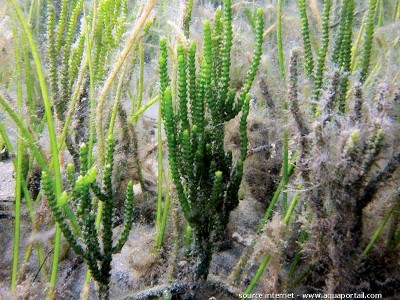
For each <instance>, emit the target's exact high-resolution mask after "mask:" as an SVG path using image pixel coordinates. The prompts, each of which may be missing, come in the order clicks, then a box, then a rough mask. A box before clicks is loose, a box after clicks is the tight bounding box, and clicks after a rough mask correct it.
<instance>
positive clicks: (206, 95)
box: [159, 0, 264, 280]
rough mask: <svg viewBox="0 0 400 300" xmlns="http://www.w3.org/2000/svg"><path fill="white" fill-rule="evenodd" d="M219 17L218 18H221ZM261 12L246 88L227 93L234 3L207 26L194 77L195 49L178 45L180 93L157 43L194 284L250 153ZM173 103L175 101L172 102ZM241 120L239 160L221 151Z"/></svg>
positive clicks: (203, 274) (234, 201)
mask: <svg viewBox="0 0 400 300" xmlns="http://www.w3.org/2000/svg"><path fill="white" fill-rule="evenodd" d="M220 14H221V13H220V10H218V11H217V17H218V16H220ZM263 27H264V21H263V12H262V10H261V9H260V10H258V11H257V25H256V43H255V50H254V55H253V59H252V62H251V65H250V68H249V70H248V73H247V77H246V79H245V81H244V85H243V87H242V89H240V90H239V91H235V90H234V89H232V88H230V75H229V73H230V66H231V59H230V55H231V47H232V42H233V41H232V39H233V38H232V11H231V1H229V0H226V1H224V8H223V12H222V18H221V19H220V22H219V21H218V22H217V21H216V22H215V23H214V28H213V30H212V29H211V25H210V22H209V21H206V22H205V23H204V42H203V55H202V58H201V62H200V68H199V71H198V74H196V45H195V43H194V42H192V43H191V44H190V45H189V49H185V48H184V46H183V45H178V46H177V66H176V69H177V92H176V94H173V93H172V91H171V88H170V80H169V76H168V74H167V58H168V55H167V45H166V40H165V39H163V40H161V43H160V50H161V54H160V59H159V71H160V82H161V83H160V86H161V103H162V105H163V119H164V124H165V130H166V134H167V142H168V150H169V155H168V157H169V165H170V169H171V173H172V178H173V181H174V184H175V187H176V191H177V194H178V198H179V202H180V204H181V207H182V210H183V214H184V216H185V218H186V220H187V221H188V223H189V224H190V227H191V228H192V230H193V236H194V248H193V251H192V253H193V256H194V257H195V259H196V267H195V273H194V280H206V279H207V276H208V270H209V266H210V262H211V257H212V251H213V246H214V245H215V243H216V242H217V241H220V240H221V239H222V237H223V234H224V231H225V230H226V226H227V223H228V220H229V214H230V212H231V211H232V210H233V209H234V208H235V207H236V206H237V205H238V201H239V200H238V190H239V186H240V183H241V180H242V176H243V162H244V160H245V158H246V154H247V132H246V128H247V116H248V113H249V102H250V95H249V93H248V92H249V90H250V87H251V85H252V82H253V80H254V78H255V75H256V72H257V70H258V66H259V63H260V59H261V47H262V41H263V36H262V34H263ZM174 102H176V103H174ZM240 113H241V116H240V125H239V131H240V138H241V146H240V151H239V155H238V157H237V160H236V162H235V161H234V159H233V155H232V152H231V151H225V149H224V129H225V122H227V121H229V120H231V119H233V118H235V117H236V116H238V115H239V114H240Z"/></svg>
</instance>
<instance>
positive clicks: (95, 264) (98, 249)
mask: <svg viewBox="0 0 400 300" xmlns="http://www.w3.org/2000/svg"><path fill="white" fill-rule="evenodd" d="M113 155H114V140H113V137H112V136H109V138H108V141H107V150H106V158H105V165H104V168H103V180H102V185H101V186H100V185H99V184H98V183H97V182H96V169H95V168H94V167H93V168H90V169H89V165H88V148H87V146H86V145H85V144H83V145H81V147H80V152H79V158H80V172H79V176H76V175H75V172H74V167H73V165H72V164H70V165H68V169H67V177H68V180H69V183H70V189H69V190H68V191H64V192H63V194H62V196H61V200H58V201H59V202H62V203H63V204H66V202H67V200H70V202H71V204H72V206H73V207H74V208H75V212H76V216H77V220H78V223H79V230H80V232H76V231H75V232H74V231H73V230H71V229H70V226H69V225H68V223H67V222H66V220H65V217H64V216H63V212H62V210H61V208H60V206H59V204H58V203H57V197H56V195H55V192H54V182H53V180H52V179H51V177H50V175H49V174H48V173H47V172H43V174H42V182H43V190H44V192H45V195H46V197H47V200H48V202H49V205H50V208H51V210H52V212H53V215H54V218H55V220H56V222H57V224H59V226H60V228H61V230H62V232H63V234H64V237H65V238H66V240H67V241H68V243H69V244H70V246H71V248H72V249H73V250H74V252H75V253H76V254H78V255H79V256H81V257H82V258H83V259H84V260H85V261H86V263H87V265H88V267H89V270H90V274H91V275H92V276H93V278H94V280H95V281H96V282H97V283H98V285H99V290H98V295H99V298H100V299H109V283H110V276H111V273H110V271H111V261H112V256H113V254H116V253H118V252H119V251H121V249H122V247H123V246H124V244H125V242H126V240H127V239H128V235H129V232H130V230H131V228H132V221H133V200H134V195H133V189H132V182H129V183H128V186H127V189H126V201H125V218H124V219H125V223H124V228H123V230H122V233H121V235H120V237H119V239H118V241H117V242H116V243H115V244H114V245H113V232H112V227H113V226H112V224H113V219H114V211H115V207H114V206H115V201H114V189H113V186H112V183H111V178H112V176H111V174H112V169H113ZM91 191H92V192H93V193H94V194H95V195H96V197H97V198H98V199H99V200H100V201H102V202H103V214H102V216H101V220H99V219H98V218H96V213H95V208H96V206H95V204H94V203H95V202H94V199H93V197H92V193H91ZM100 222H101V226H102V227H101V228H102V230H101V233H102V234H101V235H100V232H98V230H97V224H96V223H98V224H100Z"/></svg>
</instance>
